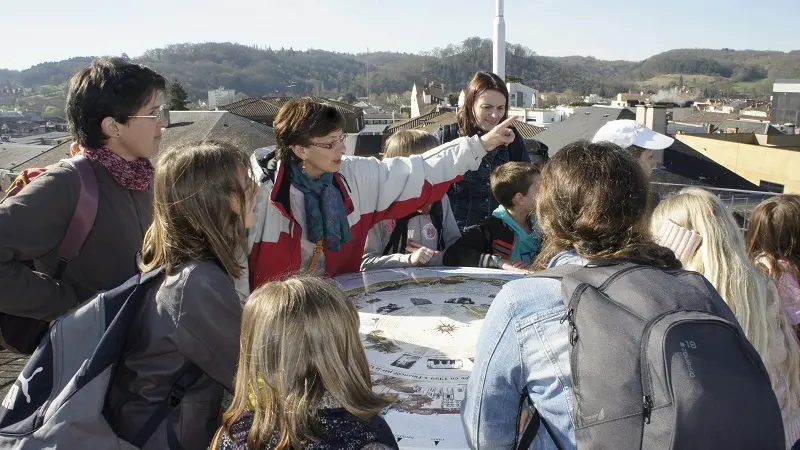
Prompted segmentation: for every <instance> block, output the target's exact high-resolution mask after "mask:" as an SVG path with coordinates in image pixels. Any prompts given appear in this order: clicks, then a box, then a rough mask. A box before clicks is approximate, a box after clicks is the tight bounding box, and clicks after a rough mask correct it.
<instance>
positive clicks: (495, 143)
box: [481, 116, 517, 152]
mask: <svg viewBox="0 0 800 450" xmlns="http://www.w3.org/2000/svg"><path fill="white" fill-rule="evenodd" d="M516 121H517V119H516V118H515V117H513V116H512V117H509V118H508V119H506V120H504V121H502V122H500V123H499V124H497V126H496V127H494V128H492V130H491V131H489V132H488V133H486V134H484V135H483V136H481V144H483V149H484V150H486V151H487V152H490V151H492V150H494V149H496V148H497V147H499V146H501V145H508V144H510V143H512V142H514V130H512V129H511V128H509V127H510V126H511V125H513V124H514V122H516Z"/></svg>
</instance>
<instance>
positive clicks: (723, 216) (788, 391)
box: [651, 188, 800, 448]
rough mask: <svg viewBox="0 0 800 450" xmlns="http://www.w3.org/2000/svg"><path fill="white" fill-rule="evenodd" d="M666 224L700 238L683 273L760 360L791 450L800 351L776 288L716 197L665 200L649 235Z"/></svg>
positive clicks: (697, 194) (799, 400)
mask: <svg viewBox="0 0 800 450" xmlns="http://www.w3.org/2000/svg"><path fill="white" fill-rule="evenodd" d="M668 221H671V222H672V223H673V224H675V225H677V226H679V227H682V228H685V229H687V230H691V231H694V232H696V233H698V234H699V235H700V239H701V241H700V244H699V246H697V248H696V250H694V251H691V252H682V254H681V262H682V263H683V267H684V268H685V269H687V270H694V271H696V272H699V273H701V274H703V276H705V277H706V278H707V279H708V281H709V282H711V284H712V285H713V286H714V287H715V288H716V289H717V291H718V292H719V293H720V295H721V296H722V298H723V299H724V300H725V302H726V303H727V304H728V306H729V307H730V308H731V311H733V313H734V314H735V315H736V318H737V319H738V320H739V323H740V324H741V326H742V329H743V330H744V332H745V334H746V335H747V338H748V339H749V340H750V342H751V343H752V344H753V347H755V349H756V350H757V351H758V353H759V354H760V355H761V359H762V360H763V362H764V365H765V366H766V368H767V371H768V372H769V375H770V379H771V380H772V387H773V389H775V394H776V395H777V397H778V402H779V403H780V405H781V412H782V414H783V419H784V429H785V432H786V443H787V446H788V447H789V448H791V446H792V444H794V443H795V442H797V441H798V440H799V439H800V349H799V348H798V345H797V342H796V341H795V339H794V337H793V333H792V330H791V327H790V325H789V323H788V320H787V317H786V314H785V313H784V311H783V309H782V308H781V303H780V299H779V297H778V292H777V289H776V287H775V284H774V283H773V282H772V281H771V280H769V279H768V278H767V277H766V276H764V275H763V274H762V273H761V272H760V271H759V270H758V269H757V268H756V267H755V265H753V263H751V262H750V260H749V259H748V257H747V252H746V250H745V244H744V235H743V233H742V232H741V231H740V230H739V228H738V227H737V225H736V222H735V221H734V219H733V217H732V216H731V214H730V212H728V210H727V209H726V208H725V206H724V205H723V204H722V202H721V201H720V200H719V198H718V197H717V196H715V195H714V194H712V193H710V192H708V191H706V190H704V189H700V188H686V189H683V190H681V191H680V192H678V193H677V194H674V195H672V196H669V197H667V198H665V199H664V200H662V201H661V203H659V205H658V207H656V210H655V213H654V215H653V219H652V222H651V231H652V232H653V233H654V234H656V235H657V236H658V235H659V233H660V232H661V230H662V229H663V227H664V226H665V224H667V225H669V224H668Z"/></svg>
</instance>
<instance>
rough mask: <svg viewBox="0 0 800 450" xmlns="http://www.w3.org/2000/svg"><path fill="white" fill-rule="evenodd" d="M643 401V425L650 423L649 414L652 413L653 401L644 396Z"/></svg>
mask: <svg viewBox="0 0 800 450" xmlns="http://www.w3.org/2000/svg"><path fill="white" fill-rule="evenodd" d="M643 401H644V423H650V413H651V412H652V411H653V399H652V398H650V396H649V395H645V396H644V398H643Z"/></svg>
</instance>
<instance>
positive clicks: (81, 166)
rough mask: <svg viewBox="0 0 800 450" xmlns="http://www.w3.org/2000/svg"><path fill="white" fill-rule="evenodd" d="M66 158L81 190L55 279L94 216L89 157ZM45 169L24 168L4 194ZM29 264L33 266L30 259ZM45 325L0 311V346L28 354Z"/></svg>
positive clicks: (83, 239) (11, 193)
mask: <svg viewBox="0 0 800 450" xmlns="http://www.w3.org/2000/svg"><path fill="white" fill-rule="evenodd" d="M65 161H66V162H68V163H69V164H70V165H72V167H74V168H75V170H77V172H78V176H79V177H80V181H81V190H80V194H79V195H78V203H77V205H76V206H75V211H74V212H73V214H72V220H71V221H70V224H69V227H68V228H67V233H66V234H65V235H64V239H63V240H62V241H61V245H60V246H59V247H58V258H59V261H58V266H57V267H56V270H55V272H54V273H53V278H55V279H59V278H61V275H63V273H64V269H65V268H66V265H67V263H69V262H70V261H71V260H72V259H74V258H75V257H76V256H78V254H79V253H80V251H81V248H82V247H83V243H84V242H86V238H87V237H88V236H89V232H90V231H91V230H92V226H94V219H95V217H96V216H97V200H98V189H97V177H96V176H95V174H94V169H92V166H91V164H90V163H89V160H88V159H86V157H84V156H83V155H77V156H73V157H72V158H70V159H67V160H65ZM46 171H47V169H46V168H35V169H25V170H23V171H22V173H21V174H19V176H17V178H16V179H15V180H14V182H13V183H12V184H11V187H9V188H8V190H7V191H6V198H8V197H13V196H14V195H17V194H18V193H19V192H20V191H21V190H22V189H24V188H25V186H27V185H28V184H30V183H31V182H32V181H33V180H35V179H36V178H37V177H38V176H39V175H41V174H43V173H44V172H46ZM30 265H31V267H33V265H32V262H30ZM48 328H49V323H48V322H45V321H42V320H38V319H32V318H29V317H19V316H12V315H10V314H5V313H2V312H0V347H3V348H5V349H8V350H11V351H13V352H16V353H23V354H28V355H29V354H31V353H33V351H34V350H36V347H37V346H38V345H39V342H40V341H41V339H42V336H44V334H45V333H46V332H47V330H48Z"/></svg>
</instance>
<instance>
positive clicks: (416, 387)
mask: <svg viewBox="0 0 800 450" xmlns="http://www.w3.org/2000/svg"><path fill="white" fill-rule="evenodd" d="M524 276H525V275H524V274H518V273H512V272H506V271H501V270H493V269H478V268H454V267H438V268H407V269H384V270H375V271H370V272H361V273H352V274H347V275H341V276H338V277H336V278H334V280H335V281H336V282H337V283H338V284H339V285H340V286H341V287H342V289H343V290H344V291H345V293H347V295H348V297H349V298H350V299H351V300H352V301H353V302H354V304H355V306H356V309H357V310H358V312H359V316H360V318H361V330H360V332H361V340H362V342H363V344H364V348H365V349H366V353H367V359H368V361H369V364H370V369H371V371H372V383H373V389H374V390H375V391H376V392H380V393H387V394H396V395H398V403H396V404H394V405H391V406H389V407H388V408H386V410H384V411H383V416H384V418H385V419H386V422H387V423H388V424H389V426H390V427H391V428H392V431H393V432H394V434H395V437H396V438H397V443H398V445H399V446H400V448H401V449H430V448H435V449H466V448H468V447H467V444H466V440H465V438H464V433H463V426H462V424H461V416H460V410H461V401H462V400H463V399H464V392H465V390H466V385H467V380H468V379H469V374H470V372H471V371H472V364H473V361H474V356H475V344H476V342H477V339H478V334H479V333H480V329H481V324H482V323H483V319H484V317H485V316H486V312H487V311H488V309H489V305H490V304H491V303H492V300H493V299H494V297H495V295H496V294H497V293H498V292H499V291H500V288H501V287H502V286H503V285H504V284H505V283H507V282H508V281H511V280H515V279H519V278H524Z"/></svg>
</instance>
